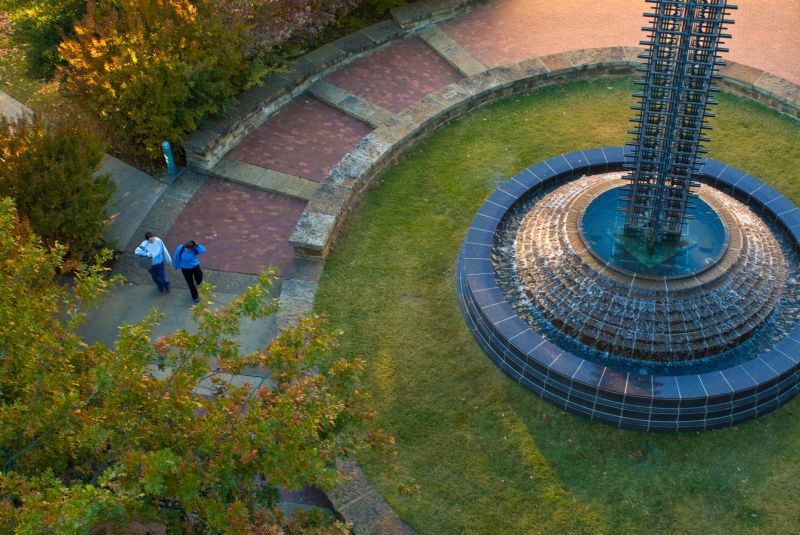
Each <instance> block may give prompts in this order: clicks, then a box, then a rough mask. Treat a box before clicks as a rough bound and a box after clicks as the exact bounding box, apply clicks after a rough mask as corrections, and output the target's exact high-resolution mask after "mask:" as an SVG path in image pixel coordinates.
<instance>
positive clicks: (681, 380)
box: [456, 147, 800, 431]
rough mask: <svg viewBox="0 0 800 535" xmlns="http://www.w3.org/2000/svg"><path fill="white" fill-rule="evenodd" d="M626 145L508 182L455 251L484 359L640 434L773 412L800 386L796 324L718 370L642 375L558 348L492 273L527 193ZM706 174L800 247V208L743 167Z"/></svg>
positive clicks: (616, 163)
mask: <svg viewBox="0 0 800 535" xmlns="http://www.w3.org/2000/svg"><path fill="white" fill-rule="evenodd" d="M623 161H624V156H623V149H622V148H621V147H613V148H601V149H591V150H587V151H581V152H576V153H570V154H565V155H561V156H557V157H555V158H551V159H550V160H547V161H544V162H540V163H539V164H536V165H534V166H532V167H530V168H528V169H526V170H524V171H522V172H520V173H518V174H517V175H515V176H514V177H512V178H511V179H510V180H509V181H508V182H506V183H504V184H502V185H501V186H500V187H499V188H498V190H497V191H495V192H494V193H493V194H492V196H491V197H490V198H489V200H488V201H487V202H486V203H484V205H483V206H482V207H481V209H480V210H479V211H478V213H477V214H476V215H475V218H474V219H473V222H472V225H471V227H470V230H469V232H468V234H467V237H466V239H465V240H464V244H463V246H462V249H461V254H460V255H459V264H458V271H457V283H456V284H457V291H458V296H459V302H460V304H461V307H462V311H463V312H464V315H465V318H466V320H467V323H468V325H469V327H470V329H471V330H472V332H473V334H474V335H475V337H476V339H477V341H478V343H479V344H480V345H481V346H482V347H483V349H484V350H485V351H486V353H487V355H488V356H489V357H490V358H491V359H492V360H493V361H494V362H495V364H497V366H499V367H500V368H501V369H502V370H503V371H504V372H505V373H506V374H507V375H508V376H509V377H511V378H512V379H514V380H515V381H517V382H519V383H520V384H522V385H524V386H526V387H527V388H529V389H530V390H532V391H533V392H535V393H536V394H537V395H539V396H540V397H542V398H543V399H547V400H548V401H550V402H552V403H554V404H556V405H558V406H559V407H561V408H563V409H565V410H568V411H570V412H573V413H576V414H583V415H585V416H588V417H589V418H592V419H596V420H599V421H602V422H604V423H607V424H611V425H614V426H617V427H621V428H627V429H634V430H639V431H699V430H704V429H711V428H718V427H727V426H730V425H733V424H734V423H737V422H740V421H743V420H747V419H749V418H754V417H756V416H759V415H762V414H765V413H767V412H770V411H772V410H774V409H776V408H778V407H779V406H781V405H782V404H784V403H786V402H787V401H789V400H791V399H792V398H793V397H795V396H796V395H797V392H798V388H800V360H798V359H799V358H800V325H798V326H795V328H794V330H793V331H792V332H791V333H790V334H789V335H787V336H786V337H785V338H784V339H783V340H782V341H780V342H779V343H778V344H776V345H775V346H774V347H773V348H772V349H771V350H769V351H766V352H764V353H762V354H760V355H757V356H755V357H754V358H753V359H751V360H749V361H747V362H745V363H743V364H740V365H736V366H732V367H730V368H726V369H723V370H719V371H714V372H707V373H701V374H693V375H680V376H672V375H639V374H633V373H630V372H626V371H618V370H615V369H613V368H610V367H607V366H603V365H601V364H597V363H594V362H591V361H588V360H585V359H582V358H580V357H578V356H576V355H573V354H571V353H569V352H567V351H564V350H562V349H560V348H559V347H557V346H555V345H553V344H552V343H550V342H548V341H547V340H545V339H544V338H543V337H542V336H541V335H539V334H538V333H536V332H534V331H533V330H532V329H531V328H530V327H529V326H528V324H527V323H525V322H524V321H523V320H522V319H521V318H519V317H518V316H517V314H516V313H515V312H514V311H513V309H512V308H511V306H510V305H509V304H508V302H506V300H505V298H504V296H503V295H502V293H501V291H500V289H499V288H498V287H497V282H496V280H495V277H494V273H493V270H492V258H491V251H492V243H493V235H494V231H495V230H496V228H497V225H498V223H499V222H500V219H501V217H502V216H503V214H504V213H505V212H506V211H507V210H508V209H509V208H510V207H511V206H512V205H513V204H514V203H515V202H516V200H517V199H518V198H519V197H520V196H521V195H522V194H524V192H526V191H528V190H532V189H536V188H539V187H543V186H544V185H545V184H547V183H551V182H553V181H557V180H560V179H561V178H563V177H564V176H565V175H572V174H577V173H581V174H585V173H588V172H604V171H614V170H617V169H619V168H621V165H622V163H623ZM701 174H702V175H703V176H704V177H705V179H706V181H707V182H708V183H709V184H710V185H711V186H713V187H716V188H718V189H722V190H727V191H730V192H732V193H733V194H735V195H737V196H740V197H745V198H749V199H751V201H753V202H759V201H758V200H759V199H762V198H769V199H772V200H771V201H769V204H768V205H766V204H762V206H761V208H762V213H763V214H765V215H766V216H769V217H773V218H774V219H775V221H776V222H777V223H778V225H779V226H782V227H783V228H784V229H785V230H787V231H788V233H789V235H790V236H792V237H793V239H794V241H795V242H796V243H799V244H800V210H798V209H797V207H794V206H793V205H792V204H791V203H790V202H789V201H788V200H786V199H785V198H783V197H782V195H780V193H779V192H777V191H775V190H774V189H773V188H771V187H770V186H768V185H766V184H763V183H762V182H760V181H758V180H757V179H755V177H751V176H750V175H747V174H746V173H743V172H742V171H739V170H737V169H734V168H731V167H728V166H726V165H724V164H722V163H720V162H716V161H713V160H708V161H706V163H705V164H704V166H703V168H702V169H701Z"/></svg>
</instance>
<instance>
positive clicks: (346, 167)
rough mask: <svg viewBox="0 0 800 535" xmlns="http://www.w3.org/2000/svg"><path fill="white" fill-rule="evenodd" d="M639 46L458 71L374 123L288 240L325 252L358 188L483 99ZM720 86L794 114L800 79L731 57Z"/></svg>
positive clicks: (611, 68) (585, 72)
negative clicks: (795, 80) (457, 76)
mask: <svg viewBox="0 0 800 535" xmlns="http://www.w3.org/2000/svg"><path fill="white" fill-rule="evenodd" d="M641 52H642V49H638V48H635V47H611V48H592V49H584V50H576V51H572V52H564V53H559V54H553V55H549V56H544V57H540V58H533V59H529V60H525V61H523V62H520V63H517V64H514V65H509V66H503V67H497V68H494V69H491V70H488V71H485V72H482V73H479V74H477V75H475V76H471V77H469V78H464V79H462V80H459V81H458V82H455V83H453V84H451V85H449V86H447V87H444V88H442V89H440V90H438V91H435V92H433V93H431V94H429V95H427V96H426V97H425V98H423V99H422V100H420V101H419V102H417V103H415V104H414V105H412V106H411V107H409V108H408V109H406V110H405V111H403V112H401V113H399V114H397V115H396V116H395V117H394V118H393V119H392V121H390V122H389V123H388V124H386V125H384V126H382V127H379V128H377V129H375V130H373V131H372V132H371V133H370V134H368V135H367V136H366V137H364V138H363V139H362V140H361V141H360V142H359V143H358V144H357V145H356V146H355V147H354V148H353V149H352V150H351V151H350V152H348V153H347V154H346V155H345V156H344V157H343V158H342V159H341V160H340V161H339V162H338V163H337V164H336V165H335V166H334V167H333V169H331V171H330V172H329V173H328V175H327V176H326V177H325V179H324V180H323V181H322V184H321V185H320V187H319V189H317V191H316V192H315V193H314V195H313V196H312V198H311V200H310V201H309V203H308V205H307V206H306V209H305V211H304V212H303V214H302V215H301V217H300V219H299V220H298V222H297V225H296V227H295V230H294V233H293V234H292V236H291V237H290V238H289V243H290V244H291V245H292V246H293V247H294V249H295V253H296V254H297V255H300V256H318V257H323V258H324V257H325V256H326V255H327V254H328V251H329V250H330V247H331V245H332V243H333V242H334V240H335V237H336V232H337V231H338V229H339V227H340V226H341V224H342V223H343V222H344V220H345V219H346V217H347V214H348V213H349V212H350V211H351V210H352V208H353V206H354V205H355V204H356V203H357V202H358V200H359V198H360V196H361V194H362V193H363V192H364V191H365V190H366V189H367V188H368V187H369V186H370V185H371V184H372V182H373V180H374V179H375V177H377V176H378V175H379V174H380V173H381V172H382V171H383V170H384V169H386V168H387V167H388V166H389V165H392V164H394V163H395V162H397V161H398V160H399V159H400V157H401V156H402V155H403V154H404V153H405V152H406V151H408V150H409V149H410V148H411V147H412V146H413V145H414V144H415V143H416V142H417V141H419V140H420V139H421V138H423V137H425V136H427V135H428V134H430V133H432V132H434V131H435V130H437V129H438V128H440V127H441V126H443V125H444V124H446V123H447V122H449V121H451V120H453V119H456V118H458V117H461V116H463V115H465V114H466V113H468V112H470V111H472V110H473V109H475V108H478V107H480V106H482V105H484V104H487V103H489V102H492V101H494V100H497V99H499V98H503V97H507V96H509V95H513V94H518V93H522V92H525V91H530V90H532V89H536V88H539V87H543V86H546V85H551V84H557V83H563V82H567V81H573V80H590V79H595V78H600V77H608V76H623V75H631V74H633V73H634V72H635V71H636V68H637V67H638V66H639V65H640V62H639V60H638V58H637V56H638V54H639V53H641ZM721 74H722V75H723V79H722V81H721V84H720V86H721V88H722V89H723V90H725V91H727V92H730V93H733V94H736V95H739V96H744V97H747V98H750V99H753V100H756V101H758V102H761V103H762V104H765V105H766V106H768V107H770V108H772V109H774V110H776V111H779V112H781V113H784V114H786V115H789V116H792V117H798V118H800V87H798V86H797V85H796V84H793V83H791V82H789V81H787V80H784V79H782V78H778V77H777V76H774V75H772V74H770V73H767V72H764V71H761V70H758V69H753V68H750V67H746V66H744V65H740V64H737V63H729V64H728V65H726V66H725V67H723V69H722V70H721Z"/></svg>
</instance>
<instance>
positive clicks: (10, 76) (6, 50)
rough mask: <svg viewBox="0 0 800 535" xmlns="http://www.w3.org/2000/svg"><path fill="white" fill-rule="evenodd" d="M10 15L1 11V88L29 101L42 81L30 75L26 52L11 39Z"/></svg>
mask: <svg viewBox="0 0 800 535" xmlns="http://www.w3.org/2000/svg"><path fill="white" fill-rule="evenodd" d="M11 29H12V28H11V23H10V22H9V20H8V15H7V14H5V13H0V90H2V91H4V92H6V93H8V94H9V95H11V96H12V97H14V98H15V99H17V100H19V101H20V102H27V101H28V100H30V99H31V97H33V95H34V94H35V93H36V92H37V91H38V90H39V89H40V88H41V86H42V83H41V82H40V81H38V80H34V79H32V78H31V77H30V76H28V71H27V64H26V63H25V53H24V51H23V50H22V48H21V47H20V46H19V45H17V44H15V43H14V42H12V40H11Z"/></svg>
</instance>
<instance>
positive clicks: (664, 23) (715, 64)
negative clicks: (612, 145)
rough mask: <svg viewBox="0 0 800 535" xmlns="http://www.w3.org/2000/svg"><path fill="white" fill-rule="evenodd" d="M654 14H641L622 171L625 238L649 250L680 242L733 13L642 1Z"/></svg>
mask: <svg viewBox="0 0 800 535" xmlns="http://www.w3.org/2000/svg"><path fill="white" fill-rule="evenodd" d="M647 2H648V3H652V4H655V5H654V11H653V12H651V13H645V17H647V18H648V19H650V21H649V25H648V26H645V27H644V28H642V29H643V30H644V31H645V32H646V33H647V38H646V39H645V40H642V41H641V42H640V43H641V44H642V45H645V46H647V51H646V52H645V53H644V54H641V55H640V57H641V58H643V59H646V60H647V63H646V66H644V67H642V68H640V69H639V71H640V72H642V73H643V74H642V77H641V79H640V80H637V82H636V83H637V84H638V85H640V86H642V90H641V92H639V93H636V94H634V97H636V98H637V99H639V103H638V105H636V106H633V107H632V109H633V110H634V111H636V112H637V116H636V117H635V118H633V119H631V122H633V123H636V125H637V126H636V128H634V129H633V130H630V132H629V133H631V134H633V136H634V140H633V141H632V142H629V143H627V145H628V146H629V147H631V151H630V154H629V156H628V158H627V159H626V163H625V168H626V169H627V170H628V171H629V174H628V175H627V179H628V180H629V181H630V183H629V184H628V186H626V188H627V190H628V192H627V195H626V196H625V198H624V201H625V204H624V207H623V208H622V210H623V211H624V212H625V232H626V233H628V234H631V235H638V236H640V237H641V238H642V239H643V240H645V241H646V242H647V244H648V246H649V247H653V245H655V244H656V243H658V242H661V241H667V240H677V239H680V237H681V234H682V232H683V228H684V223H685V221H686V219H687V210H688V209H689V207H690V202H689V201H690V199H691V198H693V197H694V194H693V193H692V188H695V187H697V186H698V185H699V184H698V183H697V180H696V171H697V169H698V168H699V165H700V155H701V154H704V153H706V152H707V151H706V150H705V149H703V147H702V143H704V142H707V141H709V139H708V137H706V136H704V135H703V131H704V130H709V129H710V128H711V127H710V126H709V125H708V124H707V121H706V120H707V118H709V117H713V115H712V114H711V113H708V112H707V111H706V107H707V106H708V105H711V104H716V101H714V100H713V99H712V98H710V97H709V93H710V92H711V91H716V89H714V88H713V87H712V82H713V81H714V80H715V79H718V78H720V76H719V74H717V70H718V68H719V66H720V65H723V61H722V60H721V59H720V58H719V54H720V53H722V52H727V49H725V48H722V47H720V44H722V42H723V41H722V40H723V39H726V38H730V35H729V34H726V33H723V31H724V30H725V29H726V25H728V24H733V20H731V19H729V18H728V15H729V11H730V10H732V9H736V6H733V5H728V4H727V0H647Z"/></svg>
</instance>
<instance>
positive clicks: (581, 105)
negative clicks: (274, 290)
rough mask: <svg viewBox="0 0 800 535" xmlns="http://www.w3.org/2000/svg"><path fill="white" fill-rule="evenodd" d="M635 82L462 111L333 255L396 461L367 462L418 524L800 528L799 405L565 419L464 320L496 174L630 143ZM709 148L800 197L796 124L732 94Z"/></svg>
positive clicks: (377, 198)
mask: <svg viewBox="0 0 800 535" xmlns="http://www.w3.org/2000/svg"><path fill="white" fill-rule="evenodd" d="M632 91H633V86H632V84H631V81H630V80H614V81H609V80H601V81H597V82H594V83H591V84H589V83H578V84H570V85H566V86H558V87H550V88H545V89H542V90H540V91H538V92H536V93H534V94H532V95H527V96H522V97H512V98H509V99H507V100H504V101H502V102H499V103H495V104H492V105H489V106H486V107H485V108H482V109H481V110H478V111H476V112H474V113H472V114H470V115H469V116H467V117H465V118H463V119H462V120H459V121H456V122H454V123H452V124H450V125H448V126H446V127H444V128H443V129H442V130H440V131H439V132H438V133H436V134H434V135H433V136H431V137H430V138H428V139H427V140H425V141H424V142H422V143H421V144H419V145H418V146H417V147H416V148H415V149H414V150H413V151H412V152H411V153H410V154H409V155H408V156H407V157H406V158H405V159H404V160H403V161H402V162H401V163H400V164H399V165H398V166H397V167H395V168H393V169H391V170H389V171H388V172H387V173H385V174H384V176H383V179H382V183H381V184H380V185H379V186H378V187H377V188H375V189H374V190H373V191H371V192H370V194H369V195H368V196H367V198H366V199H365V200H364V202H363V203H362V204H361V205H360V206H359V208H358V209H357V210H356V212H355V213H354V214H353V215H352V216H351V217H350V220H349V221H348V223H347V225H346V227H345V229H344V232H343V233H342V236H341V238H340V239H339V242H338V244H337V247H336V249H335V250H334V251H333V252H332V253H331V255H330V257H329V259H328V261H327V264H326V267H325V271H324V273H323V277H322V279H321V281H320V286H319V291H318V294H317V310H318V311H320V312H322V313H324V314H327V315H328V316H330V317H331V318H332V321H333V323H334V324H335V325H336V326H337V327H340V328H342V329H343V330H344V331H345V336H344V338H343V341H342V342H343V343H342V351H343V352H344V353H345V354H347V355H349V356H360V357H362V358H365V359H366V360H367V362H368V363H369V366H368V370H369V371H368V378H367V385H366V387H367V388H368V390H369V391H370V392H371V394H372V396H373V397H374V400H375V405H376V409H377V410H378V423H379V424H380V425H381V426H382V427H384V428H385V429H386V430H388V431H389V432H391V433H392V434H393V435H394V436H395V437H396V439H397V456H396V457H394V458H391V459H385V458H374V457H365V458H364V459H362V460H361V461H362V464H363V466H364V468H365V470H366V471H367V473H368V474H369V476H370V477H371V478H372V480H373V481H374V482H375V483H376V484H377V485H378V486H379V488H380V490H381V491H382V492H383V493H384V495H385V496H386V497H387V499H388V500H389V502H390V503H391V505H392V506H393V507H394V508H395V510H396V511H397V512H398V514H400V516H401V517H402V518H404V519H405V520H407V521H408V522H410V523H411V524H412V525H413V526H414V527H415V528H416V529H417V530H418V531H419V532H420V533H423V534H425V533H431V534H445V533H567V532H568V533H582V532H583V533H604V532H618V533H652V532H677V533H700V532H702V533H726V532H728V533H742V532H745V533H746V532H768V533H778V532H793V531H796V529H797V527H796V526H797V525H800V507H798V506H797V504H796V497H797V496H798V494H800V465H798V463H797V462H796V459H795V457H796V454H795V452H796V451H797V450H798V448H800V401H795V402H794V403H791V404H789V405H788V406H786V407H783V408H782V409H780V410H778V411H776V412H775V413H773V414H770V415H767V416H765V417H762V418H760V419H758V420H755V421H751V422H747V423H745V424H742V425H739V426H737V427H734V428H731V429H725V430H719V431H712V432H706V433H683V434H677V435H675V434H664V435H646V434H641V433H635V432H630V431H621V430H617V429H614V428H611V427H609V426H606V425H603V424H599V423H594V422H590V421H588V420H586V419H584V418H582V417H579V416H573V415H570V414H566V413H564V412H562V411H560V410H559V409H557V408H556V407H554V406H553V405H551V404H549V403H547V402H544V401H541V400H539V399H538V398H536V397H535V396H534V395H533V394H532V393H531V392H529V391H528V390H526V389H524V388H522V387H520V386H519V385H517V384H515V383H514V382H512V381H511V380H510V379H508V378H507V377H506V376H505V375H504V374H503V373H502V372H501V371H500V370H499V369H498V368H496V367H495V366H494V365H493V364H492V363H491V362H490V361H489V359H488V358H487V357H486V356H485V355H484V354H483V352H482V351H481V349H480V348H479V347H478V345H477V343H476V342H475V341H474V339H473V337H472V334H471V333H470V332H469V330H468V329H467V327H466V325H465V322H464V319H463V317H462V315H461V312H460V310H459V308H458V304H457V300H456V295H455V288H454V286H455V266H456V255H457V252H458V248H459V245H460V243H461V241H462V239H463V237H464V235H465V234H466V230H467V227H468V226H469V222H470V220H471V219H472V217H473V215H474V213H475V211H476V210H477V208H478V207H479V206H480V204H481V203H482V202H483V201H484V200H485V198H486V197H487V196H488V195H489V194H490V193H491V191H492V190H493V189H494V188H495V186H496V184H497V182H499V181H501V180H504V179H505V178H506V177H508V176H510V175H511V174H513V173H515V172H517V171H519V170H521V169H523V168H525V167H527V166H529V165H532V164H533V163H535V162H537V161H540V160H542V159H545V158H548V157H551V156H554V155H557V154H560V153H563V152H568V151H574V150H579V149H583V148H588V147H597V146H605V145H620V144H622V143H623V142H624V141H626V140H628V139H629V136H628V135H627V134H626V130H627V129H628V128H629V123H628V121H627V119H628V117H629V116H630V115H631V113H632V112H630V110H629V109H628V107H629V106H630V104H631V99H630V97H629V95H630V93H631V92H632ZM720 100H721V104H720V106H719V107H718V108H717V110H716V111H717V113H718V115H719V118H718V119H717V120H715V122H714V126H715V130H714V131H713V132H711V137H712V138H713V139H714V141H713V143H712V144H710V147H709V148H710V149H711V151H712V157H714V158H717V159H720V160H724V161H726V162H727V163H729V164H730V165H734V166H737V167H740V168H741V169H744V170H747V171H748V172H750V173H752V174H754V175H756V176H759V177H760V178H761V179H763V180H765V181H767V182H769V183H770V184H772V185H774V186H776V187H777V188H778V189H780V190H782V191H783V192H784V193H786V194H787V195H788V196H789V197H790V198H791V199H792V200H793V201H794V202H795V203H797V202H798V201H800V180H798V172H797V169H796V166H797V162H799V161H800V143H798V141H797V140H798V135H800V124H798V122H797V121H794V120H791V119H789V118H786V117H783V116H780V115H779V114H777V113H774V112H772V111H770V110H768V109H766V108H764V107H762V106H760V105H757V104H754V103H751V102H749V101H744V100H740V99H737V98H734V97H729V96H726V95H722V96H721V99H720Z"/></svg>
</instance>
